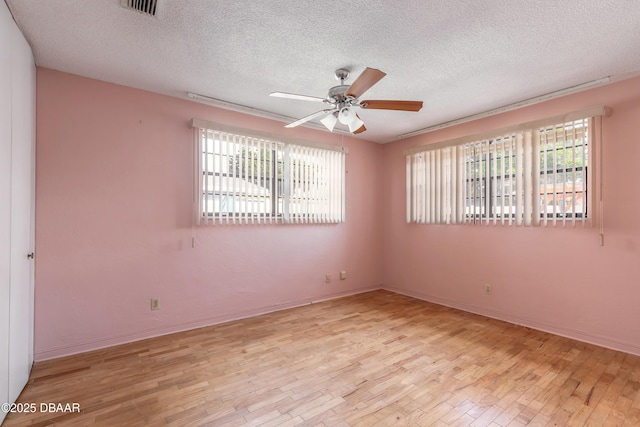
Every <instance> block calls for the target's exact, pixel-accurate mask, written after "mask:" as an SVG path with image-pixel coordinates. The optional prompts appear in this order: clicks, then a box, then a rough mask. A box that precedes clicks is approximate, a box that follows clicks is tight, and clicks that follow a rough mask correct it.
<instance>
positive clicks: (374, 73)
mask: <svg viewBox="0 0 640 427" xmlns="http://www.w3.org/2000/svg"><path fill="white" fill-rule="evenodd" d="M384 76H386V73H383V72H382V71H380V70H376V69H375V68H369V67H367V68H366V69H365V70H364V71H363V72H362V74H360V75H359V76H358V78H357V79H356V81H355V82H353V84H352V85H351V86H349V89H347V92H346V95H349V96H353V97H354V98H360V96H361V95H362V94H363V93H365V92H366V91H368V90H369V88H370V87H371V86H373V85H374V84H376V83H378V81H379V80H380V79H381V78H383V77H384Z"/></svg>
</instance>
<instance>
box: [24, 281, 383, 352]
mask: <svg viewBox="0 0 640 427" xmlns="http://www.w3.org/2000/svg"><path fill="white" fill-rule="evenodd" d="M380 289H382V287H381V286H375V287H369V288H360V289H355V290H349V291H345V292H335V293H331V294H326V295H322V296H319V297H317V298H305V299H303V300H300V301H289V302H285V303H281V304H272V305H267V306H263V307H259V308H257V309H253V310H246V311H239V312H236V313H233V314H226V315H222V316H212V317H207V318H203V319H198V320H193V321H189V322H185V323H181V324H176V325H171V326H164V327H159V328H150V329H144V330H139V331H135V332H132V333H129V334H123V335H117V336H112V337H108V338H104V339H99V340H94V341H88V342H84V343H80V344H72V345H68V346H60V347H56V348H52V349H47V350H44V351H39V352H37V353H35V354H34V360H35V361H36V362H41V361H43V360H49V359H56V358H59V357H64V356H71V355H73V354H78V353H85V352H88V351H93V350H100V349H103V348H107V347H112V346H115V345H120V344H127V343H130V342H134V341H140V340H145V339H148V338H155V337H159V336H162V335H169V334H174V333H176V332H183V331H188V330H191V329H198V328H204V327H206V326H213V325H218V324H221V323H226V322H231V321H234V320H240V319H247V318H250V317H255V316H260V315H262V314H267V313H273V312H275V311H281V310H286V309H289V308H295V307H301V306H303V305H308V304H315V303H319V302H322V301H329V300H332V299H336V298H344V297H347V296H351V295H357V294H361V293H365V292H371V291H376V290H380Z"/></svg>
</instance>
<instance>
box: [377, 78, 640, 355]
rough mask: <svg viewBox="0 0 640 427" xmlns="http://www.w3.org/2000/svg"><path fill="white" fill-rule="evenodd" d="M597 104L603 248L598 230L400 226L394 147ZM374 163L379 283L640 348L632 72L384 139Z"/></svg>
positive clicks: (639, 114) (638, 89)
mask: <svg viewBox="0 0 640 427" xmlns="http://www.w3.org/2000/svg"><path fill="white" fill-rule="evenodd" d="M601 104H606V105H607V106H610V107H612V108H613V115H612V116H611V117H608V118H605V119H604V120H603V139H604V145H603V154H604V155H603V161H604V170H603V177H604V181H603V184H604V191H603V195H604V200H605V246H603V247H601V246H600V245H599V237H598V234H599V229H598V227H593V228H587V229H583V228H576V229H574V228H571V227H570V226H569V227H567V228H562V226H560V227H556V228H546V229H545V228H516V227H500V226H497V227H494V226H464V225H416V224H411V225H408V224H406V223H405V207H404V206H405V192H404V188H405V183H404V179H405V159H404V156H403V154H402V151H403V150H404V149H406V148H408V147H413V146H417V145H425V144H428V143H432V142H437V141H441V140H447V139H450V138H455V137H459V136H464V135H472V134H475V133H478V132H482V131H487V130H491V129H495V128H499V127H503V126H508V125H512V124H517V123H522V122H525V121H529V120H534V119H538V118H544V117H549V116H554V115H557V114H563V113H566V112H570V111H575V110H580V109H583V108H587V107H590V106H594V105H601ZM427 108H429V105H428V103H427ZM384 162H385V171H386V173H385V176H384V192H383V194H384V196H383V197H384V205H385V207H386V209H385V211H384V222H383V230H384V245H383V246H384V255H383V260H384V273H383V282H384V285H385V288H387V289H390V290H394V291H397V292H400V293H405V294H407V295H412V296H415V297H418V298H422V299H425V300H429V301H433V302H437V303H441V304H444V305H449V306H453V307H457V308H461V309H463V310H467V311H472V312H476V313H480V314H484V315H487V316H490V317H495V318H499V319H504V320H508V321H511V322H514V323H518V324H522V325H527V326H531V327H534V328H537V329H542V330H547V331H550V332H554V333H557V334H560V335H565V336H570V337H573V338H577V339H580V340H583V341H588V342H593V343H596V344H600V345H603V346H607V347H612V348H616V349H620V350H623V351H628V352H631V353H635V354H640V327H639V325H640V219H639V217H640V193H639V191H638V185H639V183H640V179H639V178H638V164H640V78H635V79H632V80H627V81H623V82H619V83H615V84H610V85H608V86H604V87H600V88H597V89H592V90H590V91H588V92H583V93H580V94H575V95H572V96H568V97H564V98H561V99H556V100H552V101H548V102H546V103H543V104H538V105H534V106H531V107H528V108H525V109H521V110H517V111H513V112H509V113H504V114H501V115H499V116H494V117H490V118H486V119H483V120H478V121H474V122H470V123H466V124H463V125H459V126H455V127H451V128H447V129H443V130H440V131H438V132H433V133H429V134H424V135H420V136H417V137H414V138H412V139H408V140H405V141H399V142H394V143H392V144H387V145H385V146H384ZM484 284H491V285H493V294H492V295H491V296H488V295H484V293H483V292H484Z"/></svg>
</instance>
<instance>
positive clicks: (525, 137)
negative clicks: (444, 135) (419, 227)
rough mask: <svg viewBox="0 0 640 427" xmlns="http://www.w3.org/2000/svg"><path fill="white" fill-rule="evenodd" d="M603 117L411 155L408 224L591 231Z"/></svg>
mask: <svg viewBox="0 0 640 427" xmlns="http://www.w3.org/2000/svg"><path fill="white" fill-rule="evenodd" d="M599 111H601V112H602V114H604V113H605V108H604V107H601V109H600V110H599V109H589V110H585V111H584V112H582V114H573V113H572V115H567V116H564V117H563V118H564V119H565V121H562V122H552V121H551V120H547V121H537V122H531V123H529V124H523V125H519V126H517V127H512V128H508V129H504V130H503V132H504V133H502V134H497V133H495V132H494V133H493V134H492V135H491V136H490V137H485V138H483V139H474V138H469V137H467V138H461V139H458V140H455V141H454V143H452V144H451V145H446V144H436V145H435V148H432V149H429V148H430V146H425V147H416V148H413V149H411V150H409V151H408V152H405V155H406V197H407V198H406V211H407V215H406V216H407V218H406V219H407V222H410V223H411V222H415V223H425V224H462V223H468V224H469V223H470V224H493V225H498V224H499V225H516V226H538V225H544V226H547V225H557V224H558V223H561V224H562V225H566V224H567V223H571V224H572V225H575V224H576V222H581V223H583V224H584V223H585V222H586V220H587V219H588V218H589V217H590V215H591V208H590V196H591V192H590V187H591V186H590V182H591V175H593V174H592V173H590V170H592V169H590V168H591V163H592V159H593V155H592V143H593V123H594V119H593V115H595V114H597V113H598V112H599ZM578 113H580V112H578ZM583 114H588V115H589V117H581V116H582V115H583ZM573 117H579V118H577V119H573ZM567 118H570V120H566V119H567ZM552 119H553V120H558V118H557V117H556V118H552Z"/></svg>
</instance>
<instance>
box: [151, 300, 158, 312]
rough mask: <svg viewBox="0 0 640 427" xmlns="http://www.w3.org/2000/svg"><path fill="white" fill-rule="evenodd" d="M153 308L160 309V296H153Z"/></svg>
mask: <svg viewBox="0 0 640 427" xmlns="http://www.w3.org/2000/svg"><path fill="white" fill-rule="evenodd" d="M151 310H160V298H151Z"/></svg>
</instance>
